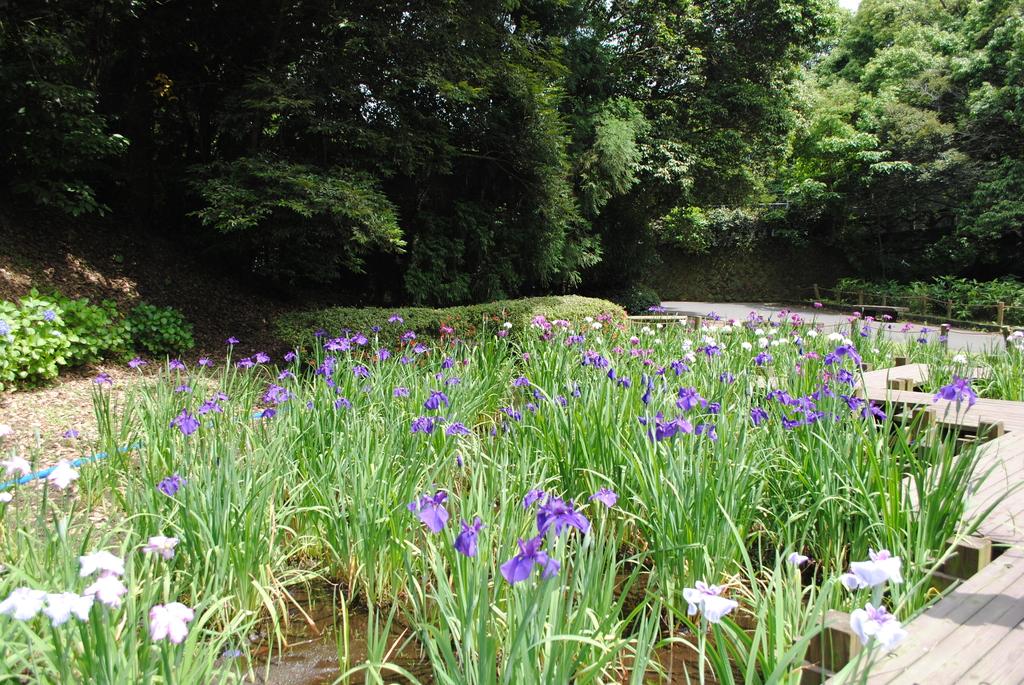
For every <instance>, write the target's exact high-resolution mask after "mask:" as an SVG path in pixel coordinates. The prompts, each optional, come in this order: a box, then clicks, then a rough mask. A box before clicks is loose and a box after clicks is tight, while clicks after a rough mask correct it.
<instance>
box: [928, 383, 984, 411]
mask: <svg viewBox="0 0 1024 685" xmlns="http://www.w3.org/2000/svg"><path fill="white" fill-rule="evenodd" d="M965 399H966V400H967V406H968V407H973V406H974V403H975V402H977V401H978V393H976V392H974V389H973V388H971V379H969V378H960V377H959V376H953V382H952V383H950V384H949V385H944V386H942V387H941V388H939V391H938V392H937V393H935V397H933V398H932V402H938V401H939V400H948V401H950V402H956V403H957V404H960V403H961V402H963V401H964V400H965Z"/></svg>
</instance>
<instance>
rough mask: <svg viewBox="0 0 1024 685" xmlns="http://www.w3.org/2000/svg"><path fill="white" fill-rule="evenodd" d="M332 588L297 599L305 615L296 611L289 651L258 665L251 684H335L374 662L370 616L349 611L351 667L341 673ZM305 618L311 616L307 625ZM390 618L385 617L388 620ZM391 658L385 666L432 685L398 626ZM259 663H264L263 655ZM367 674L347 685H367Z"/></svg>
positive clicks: (288, 633) (423, 661) (390, 645)
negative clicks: (356, 668) (369, 645)
mask: <svg viewBox="0 0 1024 685" xmlns="http://www.w3.org/2000/svg"><path fill="white" fill-rule="evenodd" d="M332 592H333V590H332V589H331V588H330V587H325V588H318V589H316V590H314V591H313V592H312V593H311V594H310V595H309V596H304V597H302V596H295V600H296V601H297V602H298V603H299V604H300V605H301V606H302V609H303V611H298V610H294V611H293V612H292V613H291V614H290V616H289V623H288V627H287V629H286V630H285V634H286V636H287V642H288V646H287V647H285V648H284V651H283V652H281V651H280V650H276V649H275V650H274V653H273V655H272V656H271V657H270V659H269V660H266V659H264V660H263V661H262V662H260V663H253V670H254V671H256V674H255V678H253V679H252V680H250V681H248V682H251V683H254V684H258V685H325V684H329V683H334V682H335V681H337V679H338V678H339V676H341V674H342V673H343V672H345V671H346V670H348V669H349V668H351V667H353V666H357V665H359V664H362V663H364V662H365V661H366V660H367V657H368V656H369V651H368V649H367V637H368V633H369V620H370V617H369V614H368V613H367V611H366V609H364V608H361V607H359V608H354V607H349V609H348V663H347V665H345V667H344V668H342V665H341V664H340V662H339V659H338V635H337V632H336V628H335V622H336V621H338V622H339V623H340V619H339V618H338V617H337V616H336V613H335V612H336V608H337V605H336V603H335V602H334V601H332ZM303 612H305V614H307V615H308V620H307V618H306V616H304V615H303ZM385 618H386V616H385ZM387 645H388V655H387V656H386V657H385V661H387V662H389V663H392V664H395V665H397V666H400V667H401V668H403V669H405V670H407V671H409V672H410V673H411V674H413V675H414V676H415V677H416V678H417V679H418V681H419V682H420V683H430V682H432V679H431V677H430V666H429V664H428V663H427V661H426V659H425V658H423V655H422V654H421V651H420V650H419V648H418V647H417V646H416V644H415V642H414V641H412V640H409V633H408V631H407V630H404V629H402V628H401V627H400V626H393V628H392V630H391V631H390V633H389V634H388V638H387ZM255 658H257V659H258V658H259V652H258V651H257V655H256V657H255ZM384 678H385V681H386V682H388V683H391V682H397V683H406V682H410V681H408V680H407V679H406V678H403V677H400V676H398V675H396V674H389V673H387V672H385V674H384ZM365 681H366V680H365V675H364V673H363V672H359V673H356V674H355V675H352V676H350V677H349V679H347V681H346V682H348V683H363V682H365Z"/></svg>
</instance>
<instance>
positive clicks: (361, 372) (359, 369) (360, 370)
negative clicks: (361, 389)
mask: <svg viewBox="0 0 1024 685" xmlns="http://www.w3.org/2000/svg"><path fill="white" fill-rule="evenodd" d="M352 375H353V376H355V377H356V378H369V377H370V370H369V369H368V368H366V367H365V366H363V365H362V364H356V365H355V366H353V367H352Z"/></svg>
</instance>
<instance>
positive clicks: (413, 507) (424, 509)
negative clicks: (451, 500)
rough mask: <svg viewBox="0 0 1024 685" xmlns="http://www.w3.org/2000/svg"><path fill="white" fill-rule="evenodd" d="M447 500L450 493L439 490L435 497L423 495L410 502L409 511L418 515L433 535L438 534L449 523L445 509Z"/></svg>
mask: <svg viewBox="0 0 1024 685" xmlns="http://www.w3.org/2000/svg"><path fill="white" fill-rule="evenodd" d="M447 499H448V493H446V492H445V491H444V490H438V491H437V492H436V493H434V494H433V495H422V496H421V497H420V498H419V499H418V500H416V501H415V502H410V503H409V506H408V509H409V511H411V512H412V513H414V514H416V516H417V517H418V518H419V520H420V522H422V523H423V525H425V526H426V527H427V529H428V530H429V531H430V532H431V533H434V534H437V533H440V532H441V531H442V530H444V526H445V524H446V523H448V511H447V510H446V509H445V508H444V503H445V500H447Z"/></svg>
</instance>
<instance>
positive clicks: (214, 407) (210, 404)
mask: <svg viewBox="0 0 1024 685" xmlns="http://www.w3.org/2000/svg"><path fill="white" fill-rule="evenodd" d="M210 413H216V414H223V413H224V409H223V408H222V407H221V406H220V404H218V402H217V400H216V399H210V400H206V401H205V402H203V403H202V404H201V405H199V411H198V414H199V415H200V416H202V415H203V414H210Z"/></svg>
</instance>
